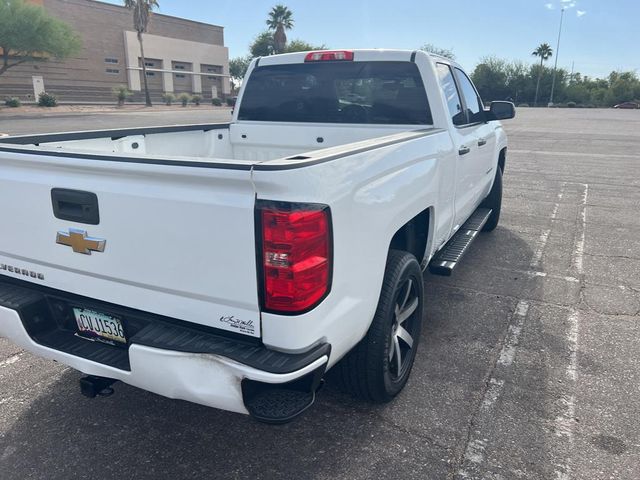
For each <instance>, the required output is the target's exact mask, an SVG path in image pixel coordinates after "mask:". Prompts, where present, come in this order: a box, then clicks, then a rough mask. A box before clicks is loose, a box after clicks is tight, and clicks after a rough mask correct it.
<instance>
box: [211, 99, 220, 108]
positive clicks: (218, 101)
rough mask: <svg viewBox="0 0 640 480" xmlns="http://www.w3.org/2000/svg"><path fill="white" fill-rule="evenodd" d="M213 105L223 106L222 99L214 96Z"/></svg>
mask: <svg viewBox="0 0 640 480" xmlns="http://www.w3.org/2000/svg"><path fill="white" fill-rule="evenodd" d="M211 105H213V106H214V107H221V106H222V100H220V99H219V98H212V99H211Z"/></svg>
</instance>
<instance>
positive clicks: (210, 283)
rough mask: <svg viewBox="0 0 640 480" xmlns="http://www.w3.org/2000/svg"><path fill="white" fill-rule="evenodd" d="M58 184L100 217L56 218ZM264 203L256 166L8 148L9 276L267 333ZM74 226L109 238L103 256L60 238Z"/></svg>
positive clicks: (4, 247) (1, 168)
mask: <svg viewBox="0 0 640 480" xmlns="http://www.w3.org/2000/svg"><path fill="white" fill-rule="evenodd" d="M52 189H70V190H77V191H82V192H91V193H94V194H95V195H96V197H97V202H98V211H99V223H98V224H97V225H92V224H87V223H83V222H78V221H70V220H63V219H60V218H56V216H55V215H54V209H53V205H52ZM254 201H255V192H254V189H253V186H252V183H251V172H250V170H249V166H248V165H246V164H245V165H230V168H228V169H227V168H202V167H200V168H196V167H190V166H175V165H163V164H151V163H146V164H145V163H133V162H132V163H128V162H118V161H108V160H86V159H83V158H65V157H62V156H60V157H59V156H55V155H51V154H48V155H39V154H29V153H24V154H18V153H11V152H2V153H0V222H1V224H2V233H0V274H2V275H6V276H10V277H14V278H19V279H22V280H25V281H30V282H33V283H37V284H41V285H44V286H47V287H51V288H55V289H59V290H62V291H65V292H71V293H74V294H78V295H83V296H86V297H90V298H94V299H98V300H103V301H106V302H110V303H115V304H118V305H123V306H126V307H131V308H135V309H139V310H143V311H147V312H151V313H157V314H161V315H164V316H168V317H174V318H177V319H181V320H186V321H189V322H194V323H198V324H202V325H206V326H211V327H215V328H219V329H223V330H227V331H231V332H235V333H240V334H244V335H249V336H253V337H259V336H260V313H259V306H258V294H257V277H256V266H255V263H256V259H255V240H254V238H255V237H254V210H253V209H254ZM67 206H68V205H67ZM71 207H72V210H73V205H72V206H71ZM70 229H75V230H76V231H78V230H79V231H81V232H86V235H87V236H88V237H92V238H94V239H96V240H104V241H105V244H104V251H103V252H99V251H91V254H83V253H78V252H76V251H74V248H73V247H72V246H68V245H63V244H60V243H57V242H56V240H57V239H58V234H59V232H60V234H61V235H62V236H63V238H64V237H66V236H67V235H68V234H69V233H70V232H71V230H70ZM68 243H69V242H68ZM80 243H82V245H81V246H83V245H84V243H83V242H82V241H81V242H80ZM91 246H95V245H91ZM75 249H77V245H76V248H75Z"/></svg>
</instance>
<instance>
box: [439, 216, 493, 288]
mask: <svg viewBox="0 0 640 480" xmlns="http://www.w3.org/2000/svg"><path fill="white" fill-rule="evenodd" d="M491 211H492V210H491V209H490V208H478V209H477V210H476V211H475V212H473V214H471V216H470V217H469V220H467V221H466V222H465V223H464V225H462V227H460V230H458V231H457V232H456V233H455V234H454V235H453V237H451V239H450V240H449V241H448V242H447V243H446V244H445V245H444V246H443V247H442V248H441V249H440V250H439V251H438V252H437V253H436V254H435V255H434V256H433V258H432V259H431V262H430V263H429V271H430V272H431V273H433V274H434V275H446V276H449V275H451V272H453V269H454V268H456V266H457V265H458V263H459V262H460V259H462V257H463V256H464V254H465V253H467V250H469V246H470V245H471V243H473V241H474V240H475V239H476V237H477V236H478V233H479V232H480V231H481V230H482V227H484V224H485V223H487V220H489V216H490V215H491Z"/></svg>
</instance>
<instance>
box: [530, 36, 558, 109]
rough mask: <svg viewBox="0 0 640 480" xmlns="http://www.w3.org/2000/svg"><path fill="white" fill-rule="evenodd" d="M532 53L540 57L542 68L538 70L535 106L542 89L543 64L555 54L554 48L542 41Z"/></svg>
mask: <svg viewBox="0 0 640 480" xmlns="http://www.w3.org/2000/svg"><path fill="white" fill-rule="evenodd" d="M531 55H533V56H534V57H540V69H539V71H538V83H537V85H536V96H535V98H534V100H533V106H534V107H535V106H536V105H537V104H538V93H539V91H540V79H541V78H542V70H543V69H542V66H543V63H544V62H545V61H547V60H548V59H550V58H551V57H552V56H553V50H552V49H551V47H550V46H549V44H548V43H541V44H540V45H539V46H538V48H536V49H535V50H534V51H533V52H532V53H531Z"/></svg>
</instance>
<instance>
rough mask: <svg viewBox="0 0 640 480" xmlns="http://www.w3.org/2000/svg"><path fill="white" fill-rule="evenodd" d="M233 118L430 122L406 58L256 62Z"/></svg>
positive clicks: (415, 74)
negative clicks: (391, 60)
mask: <svg viewBox="0 0 640 480" xmlns="http://www.w3.org/2000/svg"><path fill="white" fill-rule="evenodd" d="M238 119H239V120H257V121H268V122H318V123H364V124H392V125H405V124H408V125H432V124H433V120H432V118H431V110H430V108H429V102H428V99H427V95H426V91H425V88H424V85H423V83H422V78H421V77H420V72H419V71H418V67H417V66H416V65H415V64H414V63H411V62H318V63H303V64H290V65H269V66H263V67H258V68H256V69H255V70H253V72H252V73H251V75H250V77H249V79H248V80H247V86H246V88H245V91H244V94H243V97H242V101H241V104H240V110H239V112H238Z"/></svg>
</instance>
